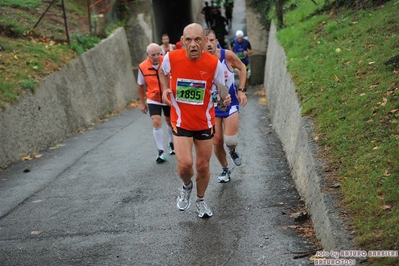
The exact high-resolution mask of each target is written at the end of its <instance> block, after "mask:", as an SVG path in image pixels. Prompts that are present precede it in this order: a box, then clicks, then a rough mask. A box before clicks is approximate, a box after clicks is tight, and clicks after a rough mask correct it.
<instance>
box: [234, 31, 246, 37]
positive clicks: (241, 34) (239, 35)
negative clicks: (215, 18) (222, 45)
mask: <svg viewBox="0 0 399 266" xmlns="http://www.w3.org/2000/svg"><path fill="white" fill-rule="evenodd" d="M236 36H237V37H244V32H243V31H242V30H238V31H236Z"/></svg>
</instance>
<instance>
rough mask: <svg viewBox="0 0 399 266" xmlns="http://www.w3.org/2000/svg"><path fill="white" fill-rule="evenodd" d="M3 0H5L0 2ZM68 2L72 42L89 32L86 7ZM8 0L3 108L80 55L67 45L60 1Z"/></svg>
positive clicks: (4, 6) (0, 18) (3, 25)
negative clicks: (78, 36) (76, 37)
mask: <svg viewBox="0 0 399 266" xmlns="http://www.w3.org/2000/svg"><path fill="white" fill-rule="evenodd" d="M0 2H1V1H0ZM66 2H67V8H66V9H67V14H68V25H69V33H70V36H71V39H72V40H71V45H75V44H76V40H75V39H74V38H73V37H74V36H76V35H85V34H87V33H88V31H89V26H88V21H87V11H85V7H86V6H82V5H81V4H78V1H77V0H70V1H66ZM49 3H51V1H45V2H44V1H39V0H5V1H3V2H1V3H0V108H5V106H6V104H7V103H13V102H16V101H17V100H18V96H19V95H20V94H22V93H24V92H25V91H26V90H30V91H34V90H35V89H36V87H37V85H38V84H39V83H40V81H41V80H42V79H43V78H45V77H46V76H48V75H49V74H51V73H53V72H54V71H57V70H59V69H60V68H62V67H63V66H64V65H65V64H67V63H68V62H69V61H71V60H72V59H73V58H75V57H77V56H78V54H77V53H76V52H75V51H74V50H73V49H71V47H70V46H68V44H67V40H66V34H65V26H64V20H63V12H62V6H61V4H60V1H57V2H56V3H54V4H53V5H52V6H51V7H50V8H49V9H48V11H47V13H46V14H45V16H44V17H43V19H42V20H41V21H40V23H38V25H37V27H36V28H35V29H34V30H32V28H33V26H35V25H36V23H37V22H38V21H39V19H40V17H41V15H42V14H43V13H44V12H45V10H46V9H47V7H49Z"/></svg>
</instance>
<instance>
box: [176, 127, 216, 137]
mask: <svg viewBox="0 0 399 266" xmlns="http://www.w3.org/2000/svg"><path fill="white" fill-rule="evenodd" d="M214 134H215V127H214V126H213V127H211V128H209V129H205V130H200V131H190V130H186V129H184V128H180V127H176V128H174V129H173V135H175V136H178V137H189V138H194V139H198V140H206V139H212V138H213V135H214Z"/></svg>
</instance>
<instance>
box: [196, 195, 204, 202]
mask: <svg viewBox="0 0 399 266" xmlns="http://www.w3.org/2000/svg"><path fill="white" fill-rule="evenodd" d="M203 200H204V197H198V196H197V200H196V201H197V202H198V201H203Z"/></svg>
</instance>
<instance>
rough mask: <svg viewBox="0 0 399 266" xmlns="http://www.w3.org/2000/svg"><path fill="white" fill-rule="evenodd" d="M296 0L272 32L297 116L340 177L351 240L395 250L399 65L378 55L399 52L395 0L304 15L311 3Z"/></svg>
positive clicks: (398, 232) (398, 230)
mask: <svg viewBox="0 0 399 266" xmlns="http://www.w3.org/2000/svg"><path fill="white" fill-rule="evenodd" d="M297 2H298V1H297ZM317 2H318V3H319V6H321V5H322V4H323V3H324V1H321V0H318V1H317ZM298 3H299V5H298V8H297V9H295V10H292V11H289V12H288V13H286V14H285V17H284V19H285V24H286V28H285V29H283V30H281V31H279V32H278V38H279V41H280V42H281V44H282V46H283V47H284V49H285V51H286V53H287V57H288V59H289V63H288V68H289V71H290V72H291V74H292V76H293V79H294V81H295V83H296V84H297V93H298V95H299V97H300V99H301V102H302V107H303V115H305V116H309V117H311V118H312V119H313V120H314V121H315V124H316V131H317V136H318V142H319V145H320V146H321V148H322V150H324V151H325V155H326V156H327V157H328V158H329V159H328V161H329V169H335V170H334V171H333V174H335V177H334V176H333V175H331V176H330V178H335V180H336V181H338V182H341V183H342V186H341V191H342V195H343V204H344V206H345V209H346V210H347V211H348V213H350V216H351V220H352V221H353V229H352V230H354V232H355V235H356V242H357V244H358V245H359V247H361V248H363V249H366V250H381V249H387V250H389V249H391V250H398V249H399V205H398V203H399V182H398V178H399V125H398V117H399V68H398V66H395V65H394V66H386V65H384V64H383V62H384V61H385V60H387V59H388V58H390V57H392V56H394V55H396V54H399V12H398V10H399V2H397V1H390V2H388V3H386V4H385V5H384V6H380V7H378V8H376V9H373V10H361V11H357V12H353V11H348V10H335V11H332V12H330V13H328V14H325V13H324V14H321V15H317V16H312V17H311V18H309V19H308V18H307V17H308V16H309V15H310V14H312V13H313V12H314V11H315V10H316V8H318V7H319V6H316V5H314V4H313V3H312V1H299V2H298ZM286 5H287V6H288V5H289V4H286ZM343 230H344V229H343ZM369 261H372V263H373V265H395V263H399V261H398V258H395V259H378V260H375V261H374V260H369Z"/></svg>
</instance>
